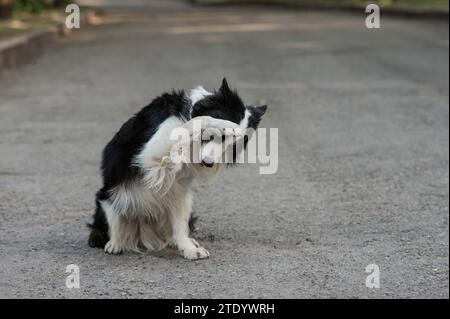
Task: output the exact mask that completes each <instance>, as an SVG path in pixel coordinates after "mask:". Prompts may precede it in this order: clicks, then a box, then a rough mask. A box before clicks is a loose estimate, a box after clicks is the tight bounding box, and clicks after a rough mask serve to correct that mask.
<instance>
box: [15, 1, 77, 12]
mask: <svg viewBox="0 0 450 319" xmlns="http://www.w3.org/2000/svg"><path fill="white" fill-rule="evenodd" d="M69 3H71V1H70V0H15V10H16V11H24V12H31V13H39V12H41V11H42V10H44V9H51V8H56V7H60V6H64V5H67V4H69Z"/></svg>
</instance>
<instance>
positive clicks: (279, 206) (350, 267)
mask: <svg viewBox="0 0 450 319" xmlns="http://www.w3.org/2000/svg"><path fill="white" fill-rule="evenodd" d="M160 3H161V2H160ZM364 18H365V16H364V15H357V14H347V13H344V12H334V13H330V12H329V13H327V12H302V11H299V10H297V11H288V10H287V9H280V8H264V7H258V8H251V9H249V8H245V7H240V8H232V7H215V8H187V9H186V5H185V4H183V5H182V6H180V7H177V6H176V5H174V4H173V3H171V5H170V8H168V9H167V11H165V9H164V6H159V5H158V9H157V10H156V9H154V8H147V9H140V10H138V11H129V12H124V11H118V10H115V11H113V12H111V13H110V14H107V15H106V16H105V18H104V24H101V25H98V26H95V27H85V28H82V29H81V30H79V31H76V32H75V33H74V34H73V35H72V36H70V37H69V38H65V39H64V40H62V41H60V43H58V44H57V45H55V46H53V47H52V48H51V49H49V50H47V51H46V54H45V55H43V56H42V57H41V58H39V59H38V60H37V61H36V62H35V63H33V64H29V65H26V66H24V67H21V68H18V69H14V70H9V71H4V72H2V73H0V133H1V139H0V154H1V156H0V181H1V184H0V185H1V186H0V297H14V298H15V297H33V298H35V297H46V298H55V297H66V298H84V297H87V298H98V297H106V298H110V297H138V298H144V297H145V298H155V297H174V298H190V297H274V298H282V297H291V298H312V297H319V298H329V297H333V298H396V297H402V298H417V297H425V298H432V297H436V298H448V297H449V290H448V289H449V286H448V284H449V273H448V269H449V268H448V267H449V255H448V252H449V250H448V249H449V246H448V243H449V226H448V219H449V210H448V208H449V183H448V182H449V71H448V67H449V48H448V45H449V34H448V21H438V22H433V21H430V20H412V19H410V20H408V19H398V18H387V17H382V28H381V29H379V30H373V29H372V30H369V29H366V28H365V27H364ZM223 76H226V77H227V78H228V79H229V82H230V84H231V85H232V86H233V87H235V88H237V89H239V91H240V92H241V94H242V96H243V98H244V99H245V100H246V101H248V103H254V102H260V101H261V100H262V101H265V102H266V103H267V104H269V105H270V110H269V112H268V113H267V115H266V117H265V119H264V121H263V122H262V126H263V127H276V128H278V129H279V150H278V152H279V169H278V172H277V173H276V174H274V175H265V176H262V175H259V174H258V166H257V165H254V164H252V165H245V166H242V167H239V168H236V169H232V170H228V171H226V172H225V173H224V174H223V175H221V176H220V177H219V178H218V179H217V180H216V181H215V182H213V183H212V184H199V185H197V186H196V197H195V204H194V210H195V212H196V214H197V215H198V216H199V217H200V221H199V223H198V228H199V229H198V231H197V234H196V235H195V236H196V238H198V239H200V241H201V242H203V244H204V246H205V247H206V248H207V249H209V251H210V252H211V258H210V259H208V260H202V261H198V262H191V261H187V260H184V259H182V258H181V257H179V256H178V254H177V253H176V252H175V251H173V250H170V249H168V250H165V251H162V252H159V253H149V254H142V255H139V254H134V253H127V254H124V255H120V256H110V255H107V254H105V253H103V252H102V251H101V250H98V249H91V248H89V247H88V246H87V236H88V230H87V229H86V227H85V224H86V223H87V222H88V221H90V218H91V214H92V212H93V208H94V193H95V192H96V190H97V189H98V187H99V186H100V183H101V182H100V176H99V162H100V154H101V150H102V147H103V146H104V145H105V143H106V142H107V141H108V140H109V139H110V138H111V136H112V135H113V134H114V132H115V131H116V130H117V129H118V128H119V127H120V125H121V124H122V123H123V122H124V121H125V120H126V119H127V118H128V117H129V116H130V115H131V114H133V113H134V112H136V111H137V110H139V109H140V107H142V106H143V105H145V104H146V103H148V102H149V101H150V99H152V98H153V97H155V96H156V95H158V94H160V93H161V92H164V91H166V90H168V89H171V88H191V87H193V86H194V85H197V84H204V85H205V86H206V87H207V88H209V89H212V88H214V87H217V86H218V85H219V81H220V79H221V78H222V77H223ZM372 263H375V264H377V265H378V266H379V268H380V274H381V277H380V285H381V286H380V288H379V289H369V288H367V287H366V286H365V279H366V276H367V275H368V274H367V273H365V268H366V266H367V265H368V264H372ZM69 264H77V265H79V266H80V271H81V278H80V283H81V287H80V289H74V290H69V289H67V288H66V286H65V279H66V276H67V275H68V274H66V273H65V269H66V266H67V265H69Z"/></svg>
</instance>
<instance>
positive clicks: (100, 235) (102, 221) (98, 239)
mask: <svg viewBox="0 0 450 319" xmlns="http://www.w3.org/2000/svg"><path fill="white" fill-rule="evenodd" d="M101 195H102V191H101V190H100V191H99V192H98V193H97V195H96V199H95V205H96V209H95V213H94V222H93V223H92V224H88V227H89V228H90V229H91V234H90V235H89V246H91V247H98V248H104V247H105V245H106V243H107V242H108V240H109V234H108V222H107V220H106V214H105V211H104V210H103V208H102V205H101V204H100V200H99V198H100V197H101Z"/></svg>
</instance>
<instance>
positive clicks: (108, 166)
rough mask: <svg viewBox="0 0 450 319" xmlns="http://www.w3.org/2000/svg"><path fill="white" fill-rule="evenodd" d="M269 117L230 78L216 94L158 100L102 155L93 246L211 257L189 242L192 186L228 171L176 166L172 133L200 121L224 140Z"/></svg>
mask: <svg viewBox="0 0 450 319" xmlns="http://www.w3.org/2000/svg"><path fill="white" fill-rule="evenodd" d="M265 111H266V106H260V107H253V106H247V107H246V106H245V105H244V104H243V102H242V100H241V99H240V97H239V96H238V94H237V92H236V91H232V90H230V88H229V87H228V84H227V81H226V80H225V79H224V80H223V82H222V86H221V87H220V89H219V90H218V91H215V92H213V93H210V92H207V91H206V90H205V89H203V88H202V87H198V88H196V89H194V90H192V91H191V94H190V96H187V95H186V94H185V93H184V92H183V91H180V92H175V91H174V92H172V93H165V94H163V95H162V96H160V97H157V98H156V99H154V100H153V101H152V102H151V103H150V104H149V105H147V106H146V107H144V108H143V109H142V110H141V111H139V112H138V113H136V114H135V115H134V116H133V117H132V118H130V119H129V120H128V121H127V122H125V124H123V125H122V127H121V128H120V130H119V131H118V132H117V133H116V134H115V136H114V137H113V139H112V140H111V141H110V142H109V143H108V144H107V145H106V147H105V149H104V151H103V161H102V166H101V169H102V174H103V187H102V188H101V189H100V190H99V191H98V192H97V194H96V200H95V203H96V210H95V214H94V220H93V223H92V224H89V227H90V228H91V234H90V236H89V245H90V246H91V247H100V248H103V249H104V250H105V251H106V252H107V253H112V254H118V253H121V252H123V251H128V250H131V251H137V252H141V251H143V250H160V249H163V248H164V247H166V246H167V245H169V244H171V245H173V246H175V247H176V248H178V250H179V251H180V252H181V253H182V255H183V256H184V257H185V258H188V259H199V258H207V257H208V256H209V253H208V251H206V249H204V248H203V247H201V246H200V245H199V244H198V242H197V241H196V240H194V239H193V238H190V237H189V228H190V226H191V227H192V220H191V210H192V192H191V185H192V182H193V180H194V179H195V178H209V177H211V176H214V175H215V174H217V173H218V172H219V171H220V169H221V168H222V167H223V165H222V164H220V163H218V162H217V163H215V162H214V159H212V160H211V159H207V158H204V159H203V158H202V161H203V165H202V164H194V163H174V162H173V161H172V160H171V158H170V156H168V152H169V151H170V150H171V148H172V147H173V146H174V145H175V143H174V142H173V141H171V140H170V139H169V135H170V132H171V131H172V130H173V129H175V128H178V127H183V128H186V129H187V130H188V131H190V132H191V133H192V119H194V118H195V119H199V120H201V123H202V129H218V130H219V132H221V134H223V135H224V136H223V138H227V137H229V136H226V137H225V132H226V129H227V128H241V129H247V128H254V129H256V128H257V126H258V124H259V122H260V120H261V117H262V116H263V114H264V113H265ZM244 138H245V143H246V142H247V140H248V137H247V136H244ZM190 221H191V222H190Z"/></svg>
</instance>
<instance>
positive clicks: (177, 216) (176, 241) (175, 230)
mask: <svg viewBox="0 0 450 319" xmlns="http://www.w3.org/2000/svg"><path fill="white" fill-rule="evenodd" d="M191 210H192V196H191V194H190V193H187V194H186V196H185V198H184V200H181V201H180V205H179V207H178V209H177V210H176V211H171V212H170V221H171V224H172V244H173V245H175V246H176V247H177V248H178V250H179V251H180V252H181V253H182V254H183V256H184V258H187V259H189V260H196V259H203V258H208V257H209V252H208V251H207V250H206V249H205V248H203V247H201V246H200V245H199V243H198V242H197V241H196V240H195V239H193V238H190V237H189V219H190V217H191Z"/></svg>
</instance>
